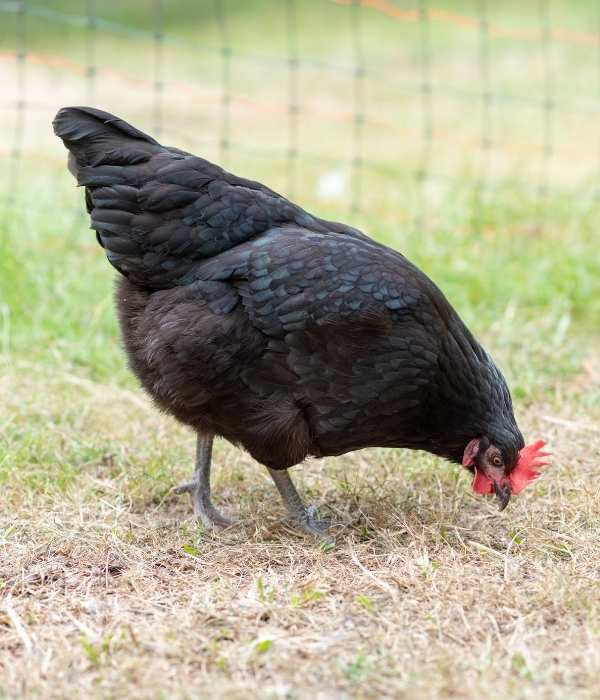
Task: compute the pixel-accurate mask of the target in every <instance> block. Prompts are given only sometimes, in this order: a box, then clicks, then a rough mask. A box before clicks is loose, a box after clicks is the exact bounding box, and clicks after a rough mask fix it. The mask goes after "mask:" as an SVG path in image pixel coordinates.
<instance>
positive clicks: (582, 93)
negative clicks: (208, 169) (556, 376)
mask: <svg viewBox="0 0 600 700" xmlns="http://www.w3.org/2000/svg"><path fill="white" fill-rule="evenodd" d="M0 81H1V84H2V91H1V95H0V114H1V121H2V129H0V183H1V185H0V187H1V189H0V221H1V222H2V226H1V228H0V230H1V231H2V244H3V252H4V255H3V259H2V261H0V265H2V286H3V289H2V297H0V309H1V310H2V314H1V318H2V319H3V320H2V324H3V325H2V326H1V327H2V328H3V329H4V330H3V333H2V338H4V341H3V342H4V346H3V347H4V350H5V351H6V353H8V354H9V355H10V354H11V353H12V354H14V353H15V352H17V353H18V352H21V351H23V352H25V351H26V352H27V353H29V354H30V355H31V354H33V355H35V354H36V353H42V355H43V357H44V358H46V357H47V353H48V352H49V351H50V350H49V348H51V349H52V352H54V353H55V359H57V360H58V361H59V362H61V363H63V364H67V365H69V364H72V363H75V364H76V365H77V364H79V365H81V366H82V367H84V368H85V371H86V372H88V373H90V374H92V375H97V376H103V377H107V376H109V375H110V376H113V377H118V381H121V380H123V377H124V375H122V374H121V372H120V370H119V368H120V367H121V365H122V363H121V362H120V361H118V360H117V359H116V357H117V356H115V355H113V354H112V353H111V351H110V350H107V343H106V339H107V336H114V335H115V333H116V328H115V324H114V319H113V315H112V311H111V309H110V294H111V280H110V278H111V275H110V272H109V270H108V269H106V266H105V263H104V261H103V259H102V255H101V251H100V250H99V249H97V248H96V244H95V241H94V237H93V236H92V235H88V234H86V232H85V229H86V226H87V224H86V219H85V216H84V212H83V202H82V193H81V192H79V191H77V190H76V188H75V187H74V186H73V181H72V178H71V176H70V174H69V173H68V172H67V169H66V153H65V151H64V149H63V147H62V145H61V144H60V142H59V141H58V140H57V139H56V138H55V137H54V136H53V134H52V129H51V121H52V118H53V116H54V114H55V113H56V111H57V110H58V109H59V108H60V107H61V106H64V105H74V104H88V105H94V106H98V107H100V108H102V109H105V110H108V111H110V112H114V113H115V114H117V115H119V116H121V117H123V118H125V119H126V120H129V121H130V122H132V123H133V124H135V125H136V126H138V127H140V128H141V129H143V130H146V131H148V132H149V133H151V134H153V135H154V136H156V137H157V138H159V139H160V140H162V141H163V142H165V143H167V144H168V145H173V146H178V147H180V148H183V149H185V150H189V151H192V152H194V153H196V154H198V155H202V156H204V157H206V158H208V159H210V160H214V161H216V162H218V163H220V164H221V165H223V166H225V167H227V168H228V169H230V170H233V171H234V172H236V173H238V174H240V175H243V176H246V177H249V178H251V179H257V180H261V181H263V182H265V183H266V184H268V185H269V186H270V187H272V188H273V189H275V190H278V191H280V192H282V193H284V194H285V195H288V196H289V197H291V198H293V199H295V200H297V201H298V202H299V203H300V204H302V205H303V206H305V207H306V208H308V209H310V210H313V211H315V212H317V213H319V214H320V215H322V216H326V217H329V218H337V219H342V220H345V221H347V222H349V223H353V224H355V225H357V226H359V227H361V228H363V229H365V230H366V231H367V232H368V233H369V234H370V235H373V236H375V237H377V238H379V239H381V240H385V241H386V242H388V243H390V244H391V245H393V246H395V247H396V248H398V249H400V250H402V251H403V252H405V253H406V254H407V255H408V256H409V257H411V258H413V259H414V260H415V261H416V262H417V263H418V264H420V265H421V266H422V267H424V268H425V270H426V271H427V272H428V274H430V275H431V276H433V277H434V279H435V280H436V281H437V282H438V283H439V284H440V286H442V288H443V289H444V291H445V292H446V293H447V294H448V295H449V296H450V298H451V300H452V301H453V302H454V303H455V305H456V306H457V307H458V308H459V310H460V311H461V313H462V314H463V315H464V316H465V317H466V320H467V321H468V322H469V323H471V324H473V325H474V327H475V330H476V332H477V333H479V334H484V335H485V334H486V333H490V332H491V333H493V335H494V337H495V340H494V344H495V346H496V347H495V348H494V349H495V350H496V351H498V349H499V351H500V352H502V351H503V348H504V347H506V348H507V349H508V350H509V352H507V357H506V364H508V365H510V363H512V362H513V359H514V357H513V354H512V351H513V350H515V348H516V349H521V348H522V349H525V347H526V345H528V344H527V343H524V342H523V341H522V340H520V339H522V334H523V333H525V334H529V335H531V336H532V338H531V343H529V349H530V350H529V352H528V354H527V358H528V359H527V366H526V368H522V367H521V368H519V370H518V372H515V374H518V376H519V382H521V381H523V377H525V376H526V375H527V374H528V371H529V369H530V367H531V364H532V363H533V364H535V362H536V360H535V358H533V359H532V355H535V356H536V357H538V358H539V367H540V370H541V373H542V375H543V374H544V372H546V371H547V368H548V359H549V357H550V359H551V361H552V362H553V363H555V362H556V358H559V357H561V356H562V354H563V352H566V351H565V349H564V348H565V345H564V343H563V341H564V339H565V337H566V336H570V335H571V334H572V333H573V332H575V331H577V330H581V331H582V332H583V333H584V334H587V337H589V334H590V333H591V332H595V330H596V329H597V327H598V318H600V293H599V292H598V276H599V275H598V269H599V261H598V243H599V242H600V239H599V237H598V233H597V225H596V222H597V220H598V217H597V215H598V202H599V201H600V119H599V115H600V4H599V3H598V2H597V1H596V0H578V2H569V1H567V0H525V1H523V0H520V1H516V0H507V1H506V2H502V3H498V2H491V0H439V2H434V1H433V0H431V2H430V1H429V0H303V1H302V2H300V0H278V1H275V0H200V1H198V0H195V1H191V0H170V1H169V2H167V1H166V0H129V1H128V2H117V1H116V0H104V1H103V2H99V1H98V0H53V1H46V2H44V1H42V0H38V1H37V2H17V1H14V0H8V1H7V0H0ZM49 289H51V290H52V293H51V294H49V292H48V290H49ZM81 295H85V296H86V298H87V299H88V301H86V303H85V304H82V303H81V299H82V296H81ZM90 305H91V307H92V309H93V311H92V313H90ZM494 324H496V326H497V327H494ZM517 325H518V326H519V327H521V330H519V332H518V333H517V329H516V326H517ZM531 344H533V345H534V346H537V345H539V351H538V352H536V353H532V352H531V347H532V345H531ZM565 363H566V365H569V363H571V357H570V354H569V352H566V358H565ZM565 363H562V364H561V366H560V368H559V369H560V371H561V372H562V371H563V370H565V367H566V365H565ZM508 371H509V373H510V367H509V368H508ZM533 374H534V375H535V374H536V373H535V372H533ZM537 376H540V374H539V373H538V374H537ZM542 381H544V380H543V379H542ZM517 391H519V386H517ZM524 392H525V393H527V387H524Z"/></svg>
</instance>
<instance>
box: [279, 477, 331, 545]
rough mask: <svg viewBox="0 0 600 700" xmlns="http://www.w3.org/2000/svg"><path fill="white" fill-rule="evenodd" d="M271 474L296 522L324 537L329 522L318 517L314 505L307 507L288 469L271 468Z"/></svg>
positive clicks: (306, 530)
mask: <svg viewBox="0 0 600 700" xmlns="http://www.w3.org/2000/svg"><path fill="white" fill-rule="evenodd" d="M267 469H268V467H267ZM269 474H270V475H271V478H272V479H273V481H274V482H275V486H277V490H278V491H279V493H280V494H281V498H282V499H283V502H284V504H285V507H286V508H287V511H288V513H289V515H290V518H291V519H292V521H293V522H294V524H295V525H297V526H298V527H299V528H300V529H301V530H303V531H304V532H308V533H309V534H311V535H319V536H321V537H322V536H323V535H324V533H325V530H327V527H328V523H327V522H325V521H323V520H319V519H318V518H317V510H316V508H315V507H314V506H308V507H306V506H305V505H304V503H303V501H302V499H301V498H300V494H299V493H298V491H296V487H295V486H294V482H293V481H292V479H291V477H290V475H289V474H288V471H287V469H269Z"/></svg>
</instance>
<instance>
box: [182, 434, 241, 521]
mask: <svg viewBox="0 0 600 700" xmlns="http://www.w3.org/2000/svg"><path fill="white" fill-rule="evenodd" d="M213 438H214V435H213V433H198V441H197V442H196V467H195V469H194V474H193V476H192V480H191V481H189V482H187V483H184V484H180V485H179V486H176V487H175V489H174V492H175V493H176V494H181V493H189V494H190V496H191V497H192V504H193V506H194V515H195V516H196V517H197V518H200V520H201V521H202V524H203V525H204V526H205V527H207V528H210V527H229V526H230V525H235V523H236V521H235V520H230V519H229V518H226V517H225V516H223V515H221V513H219V511H218V510H217V509H216V508H215V507H214V506H213V504H212V501H211V500H210V462H211V454H212V445H213Z"/></svg>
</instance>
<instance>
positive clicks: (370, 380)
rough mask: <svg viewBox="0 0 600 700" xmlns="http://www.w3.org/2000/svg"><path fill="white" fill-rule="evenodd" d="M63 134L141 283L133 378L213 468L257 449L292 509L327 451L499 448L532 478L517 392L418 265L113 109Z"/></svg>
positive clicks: (73, 121)
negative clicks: (192, 437) (292, 473)
mask: <svg viewBox="0 0 600 700" xmlns="http://www.w3.org/2000/svg"><path fill="white" fill-rule="evenodd" d="M54 127H55V131H56V133H57V135H58V136H60V137H61V138H62V139H63V141H64V143H65V145H66V146H67V148H68V149H69V151H70V154H71V155H70V169H71V170H72V172H73V173H74V174H75V176H76V178H77V181H78V183H79V184H80V185H83V186H85V188H86V202H87V207H88V211H89V213H90V216H91V227H92V228H93V229H95V230H96V232H97V237H98V241H99V243H100V245H102V246H103V248H104V249H105V250H106V255H107V257H108V259H109V261H110V262H111V263H112V265H113V266H114V267H115V268H116V269H117V270H118V271H119V272H120V273H121V274H122V276H123V277H122V279H121V280H120V283H119V285H118V289H117V295H116V298H117V305H118V309H119V318H120V324H121V329H122V334H123V337H124V340H125V346H126V349H127V352H128V355H129V361H130V365H131V367H132V369H133V371H134V372H135V374H136V375H137V376H138V377H139V379H140V381H141V382H142V384H143V386H144V387H145V388H146V390H147V391H148V392H149V393H150V394H151V396H152V397H153V398H154V400H155V401H156V403H157V404H158V405H159V406H160V407H161V408H163V409H164V410H166V411H168V412H169V413H171V414H173V415H174V416H175V417H176V418H178V419H179V420H180V421H182V422H183V423H186V424H188V425H190V426H192V427H193V428H194V429H195V430H196V431H197V432H198V435H199V436H200V437H199V453H200V452H201V451H202V450H203V449H204V451H205V452H206V450H208V463H209V462H210V444H209V443H210V440H211V439H212V435H221V436H223V437H225V438H226V439H227V440H229V441H231V442H232V443H236V444H240V445H242V446H243V447H244V448H245V449H246V450H247V451H248V452H249V453H250V454H251V455H252V456H253V457H254V458H255V459H257V460H258V461H259V462H261V463H263V464H264V465H265V466H267V467H268V468H269V469H270V470H271V473H272V475H273V476H274V478H275V480H276V483H277V485H278V487H279V489H280V491H281V492H282V495H283V496H284V499H286V503H287V504H288V507H289V506H290V498H292V500H293V495H292V496H291V495H290V494H291V493H292V492H291V491H290V490H289V487H290V485H291V482H289V484H288V485H287V486H286V483H284V482H285V478H287V477H281V476H278V470H286V469H288V468H289V467H291V466H293V465H295V464H298V463H299V462H301V461H303V460H304V459H305V458H306V457H307V456H309V455H313V456H316V457H321V456H324V455H339V454H342V453H345V452H348V451H351V450H356V449H360V448H363V447H367V446H387V447H406V448H413V449H422V450H427V451H429V452H432V453H435V454H437V455H440V456H443V457H446V458H448V459H451V460H454V461H458V462H460V461H461V460H462V459H463V455H464V453H465V448H466V446H467V445H468V443H469V442H470V441H471V440H473V439H475V438H477V439H479V438H482V437H483V438H487V440H488V443H489V444H492V445H494V446H496V447H497V449H498V451H499V452H500V454H501V455H502V459H503V460H504V465H505V468H506V470H507V471H510V468H511V466H514V464H515V462H516V460H517V457H518V452H519V450H520V449H521V448H522V447H523V444H524V443H523V438H522V436H521V433H520V431H519V429H518V427H517V424H516V422H515V418H514V415H513V410H512V405H511V399H510V393H509V390H508V388H507V386H506V382H505V381H504V378H503V377H502V375H501V373H500V371H499V370H498V369H497V367H496V366H495V365H494V363H493V362H492V360H491V359H490V357H489V356H488V355H487V353H486V352H485V351H484V350H483V349H482V348H481V346H480V345H479V344H478V342H477V341H476V340H475V339H474V338H473V336H472V335H471V333H470V332H469V331H468V329H467V328H466V327H465V325H464V324H463V323H462V321H461V320H460V318H459V316H458V315H457V313H456V312H455V311H454V309H453V308H452V307H451V306H450V304H449V303H448V301H447V300H446V299H445V297H444V296H443V294H442V293H441V291H440V290H439V289H438V288H437V287H436V286H435V285H434V284H433V282H431V281H430V280H429V279H428V278H427V276H426V275H425V274H423V273H422V272H421V271H420V270H419V269H418V268H416V267H415V266H414V265H413V264H412V263H410V262H409V261H408V260H407V259H406V258H405V257H403V256H402V255H401V254H400V253H398V252H396V251H394V250H392V249H390V248H388V247H386V246H384V245H382V244H380V243H377V242H376V241H374V240H372V239H370V238H369V237H367V236H366V235H364V234H362V233H360V232H359V231H357V230H356V229H353V228H351V227H349V226H345V225H343V224H339V223H334V222H329V221H324V220H323V219H320V218H318V217H316V216H313V215H311V214H309V213H307V212H306V211H304V210H303V209H301V208H300V207H298V206H297V205H295V204H293V203H291V202H289V201H288V200H286V199H285V198H284V197H282V196H281V195H278V194H277V193H275V192H273V191H272V190H270V189H268V188H266V187H264V186H263V185H261V184H259V183H256V182H252V181H249V180H244V179H242V178H239V177H236V176H234V175H232V174H230V173H227V172H226V171H224V170H222V169H221V168H219V167H218V166H216V165H213V164H211V163H209V162H208V161H206V160H203V159H202V158H198V157H195V156H193V155H190V154H187V153H184V152H182V151H179V150H177V149H173V148H166V147H163V146H161V145H160V144H158V143H157V142H156V141H154V139H152V138H151V137H149V136H147V135H145V134H143V133H142V132H140V131H138V130H137V129H135V128H134V127H132V126H130V125H129V124H127V123H126V122H124V121H122V120H120V119H118V118H116V117H113V116H112V115H110V114H107V113H105V112H101V111H99V110H95V109H91V108H65V109H63V110H61V111H60V112H59V113H58V115H57V117H56V119H55V122H54ZM206 461H207V460H206V456H205V458H204V459H203V460H202V459H199V465H198V469H199V470H200V471H202V469H205V467H203V465H205V464H206ZM205 471H206V469H205ZM207 481H208V477H207V478H206V479H205V482H206V483H205V487H206V488H208V483H207ZM291 488H292V489H293V487H291ZM286 489H287V491H286ZM188 490H191V491H192V492H193V490H194V487H193V486H189V487H188ZM294 493H295V492H294ZM296 498H297V494H296ZM208 502H210V501H208ZM199 509H200V510H201V508H200V506H198V507H197V510H199ZM292 510H293V509H292V508H290V512H292ZM303 512H304V511H303ZM292 514H294V513H293V512H292ZM295 515H296V516H297V519H298V520H300V521H301V520H302V517H304V516H302V514H301V513H300V511H297V512H296V513H295ZM304 515H305V516H306V517H305V518H304V522H305V524H306V523H308V524H309V526H310V522H309V520H310V517H309V516H310V514H308V515H306V512H304ZM206 520H209V518H206ZM213 520H214V519H213ZM308 529H310V527H309V528H308Z"/></svg>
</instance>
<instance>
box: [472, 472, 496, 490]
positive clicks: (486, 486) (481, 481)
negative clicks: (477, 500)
mask: <svg viewBox="0 0 600 700" xmlns="http://www.w3.org/2000/svg"><path fill="white" fill-rule="evenodd" d="M472 486H473V491H475V493H494V485H493V484H492V481H491V479H488V478H487V476H486V475H485V474H484V473H483V472H480V471H479V469H475V476H474V478H473V484H472Z"/></svg>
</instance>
